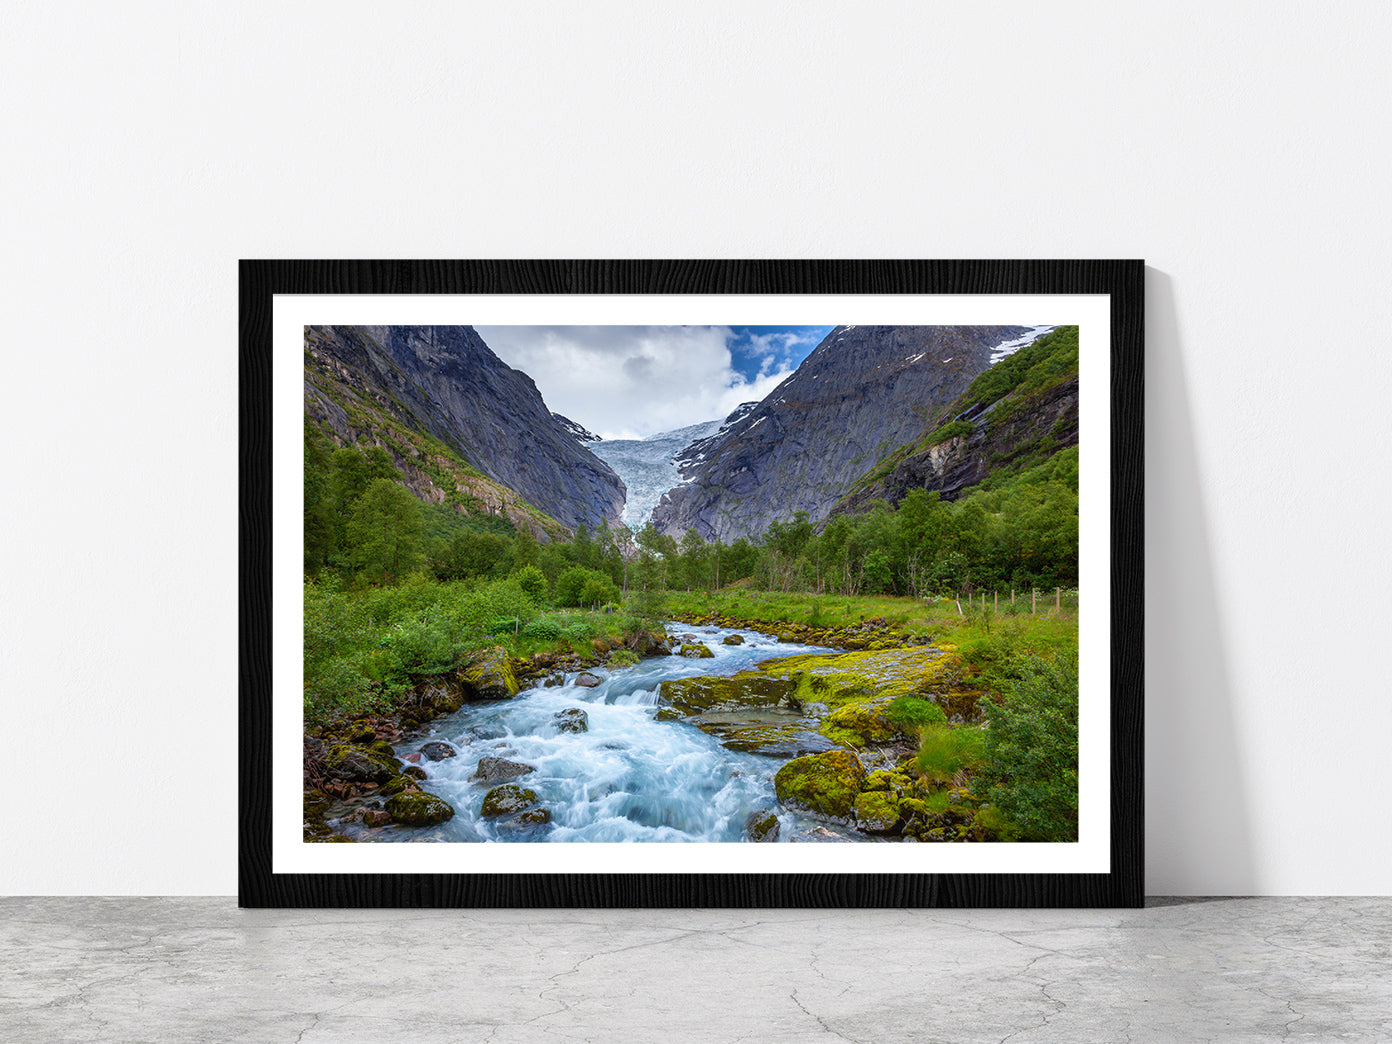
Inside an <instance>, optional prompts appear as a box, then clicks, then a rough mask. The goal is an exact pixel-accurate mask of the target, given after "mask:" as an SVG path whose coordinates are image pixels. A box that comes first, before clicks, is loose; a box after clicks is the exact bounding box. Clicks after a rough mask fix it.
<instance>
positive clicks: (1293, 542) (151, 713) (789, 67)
mask: <svg viewBox="0 0 1392 1044" xmlns="http://www.w3.org/2000/svg"><path fill="white" fill-rule="evenodd" d="M116 7H120V8H121V9H122V10H119V11H118V10H116ZM137 7H138V8H139V13H136V11H135V9H136V8H137ZM928 7H929V5H924V4H919V3H913V4H904V5H859V4H846V3H812V4H806V3H787V4H762V5H746V4H744V3H739V4H729V5H721V4H715V3H710V2H705V3H701V4H691V5H682V6H675V5H657V4H639V3H634V4H625V5H618V4H612V3H611V4H595V3H589V4H538V5H510V4H489V5H481V4H480V5H473V6H472V7H471V8H467V9H466V8H465V7H463V6H462V5H459V4H456V3H443V4H436V5H430V6H428V7H425V8H422V9H416V8H411V9H405V8H402V9H398V8H394V7H392V6H391V5H382V4H372V5H366V4H333V5H329V4H324V5H315V6H313V7H308V6H301V5H294V6H293V8H291V7H289V6H285V5H281V4H276V5H260V9H259V10H256V11H253V10H252V8H251V6H250V5H246V4H219V5H216V6H208V7H207V9H206V10H202V11H198V10H195V8H194V6H193V5H188V4H182V3H180V4H172V3H171V4H164V5H154V4H147V5H109V7H108V8H103V7H101V6H99V5H82V4H68V5H57V4H53V5H49V4H29V5H22V6H20V5H14V4H11V5H8V7H7V11H6V19H5V31H4V33H3V34H0V39H3V43H0V97H3V98H4V99H5V101H4V104H3V106H0V129H3V138H0V140H3V142H4V153H5V156H6V158H5V161H4V162H3V164H0V185H3V190H4V205H3V210H2V211H0V214H3V217H2V218H0V221H3V229H2V231H3V242H4V249H3V252H0V294H3V299H4V320H5V342H6V343H5V352H4V364H3V367H4V369H3V373H4V387H5V389H6V394H5V396H4V401H3V407H0V433H2V434H3V437H4V444H5V445H6V447H7V453H6V455H5V464H4V476H5V491H4V495H3V498H0V533H3V534H4V537H5V545H6V551H7V553H6V555H5V559H4V570H3V581H2V582H0V692H3V694H4V719H3V720H4V725H5V733H6V739H7V741H8V742H7V744H6V747H7V752H8V756H7V758H6V762H5V764H6V766H7V772H6V777H7V778H6V783H7V786H8V790H9V794H8V801H7V804H8V811H7V813H6V815H5V816H4V821H5V830H4V835H5V837H4V848H5V851H6V856H5V858H4V859H3V860H0V892H5V893H21V894H22V893H97V894H107V893H154V894H159V893H169V894H190V893H191V894H198V893H210V894H231V893H232V892H234V891H235V889H236V873H235V866H236V845H235V808H236V784H235V779H236V753H237V737H236V728H235V721H236V719H235V705H236V610H235V596H236V484H237V473H236V403H237V398H236V396H237V380H236V377H237V374H236V335H237V314H236V300H237V296H236V276H237V270H236V261H237V259H238V258H241V257H531V256H550V257H610V256H615V257H686V256H691V257H727V256H736V257H757V256H776V257H890V258H893V257H906V258H907V257H1056V256H1065V257H1145V258H1146V259H1147V260H1148V262H1149V263H1150V265H1151V266H1152V267H1153V269H1154V271H1153V272H1152V273H1151V274H1150V279H1149V281H1148V286H1147V289H1148V292H1149V321H1148V338H1149V348H1148V351H1149V357H1148V364H1147V370H1148V374H1147V378H1148V387H1147V395H1146V398H1147V403H1146V408H1147V431H1148V435H1147V452H1148V463H1147V481H1148V498H1149V499H1148V507H1147V525H1148V527H1149V529H1148V532H1149V540H1148V545H1149V548H1148V556H1147V567H1148V594H1147V609H1148V613H1149V618H1148V633H1147V643H1146V645H1147V657H1148V663H1149V668H1148V697H1147V705H1148V714H1149V722H1148V740H1147V775H1148V779H1149V786H1148V793H1147V800H1148V819H1147V826H1148V872H1147V888H1148V890H1149V891H1150V892H1152V893H1189V894H1205V893H1270V894H1281V893H1338V892H1351V893H1388V892H1392V839H1390V836H1389V833H1388V831H1387V830H1385V829H1383V827H1384V824H1385V820H1386V815H1385V813H1386V803H1385V798H1386V794H1387V793H1388V791H1389V784H1392V779H1389V769H1388V762H1387V759H1386V757H1385V756H1384V748H1385V745H1386V739H1387V737H1388V736H1389V735H1392V700H1389V698H1388V691H1387V690H1388V685H1387V682H1386V681H1385V679H1384V676H1383V672H1382V670H1381V669H1380V668H1381V665H1382V664H1381V654H1382V652H1384V651H1385V650H1386V648H1387V635H1388V632H1389V628H1388V624H1389V616H1390V615H1392V613H1390V611H1389V606H1390V605H1392V599H1389V597H1388V593H1387V592H1388V591H1389V589H1392V585H1389V579H1390V578H1389V564H1388V559H1389V556H1388V554H1387V552H1386V548H1385V538H1384V533H1383V531H1384V528H1385V519H1386V516H1387V508H1388V506H1389V503H1388V499H1389V498H1388V484H1387V468H1386V465H1385V463H1384V461H1383V444H1384V443H1385V441H1386V438H1387V435H1388V434H1389V431H1388V428H1389V426H1388V422H1387V419H1386V417H1387V414H1386V400H1387V395H1388V392H1389V390H1392V388H1390V387H1389V385H1392V362H1390V361H1389V352H1388V348H1387V345H1386V343H1385V341H1386V336H1387V335H1386V330H1387V329H1388V328H1389V325H1392V324H1389V322H1388V314H1387V313H1388V304H1387V300H1388V297H1387V287H1388V285H1389V283H1392V255H1390V252H1389V245H1388V244H1389V236H1388V232H1389V221H1388V218H1387V216H1386V209H1385V199H1384V197H1385V195H1386V188H1387V174H1386V171H1387V162H1388V159H1389V147H1388V128H1389V127H1390V126H1392V113H1390V112H1389V92H1388V91H1387V89H1386V83H1385V69H1384V66H1385V56H1386V53H1387V48H1388V36H1389V33H1388V30H1389V23H1392V15H1389V11H1388V9H1387V8H1386V6H1385V5H1374V4H1371V3H1369V4H1343V5H1337V6H1334V7H1329V6H1327V5H1325V6H1321V5H1300V6H1299V7H1298V8H1297V7H1296V6H1295V5H1282V4H1260V5H1258V4H1241V5H1238V4H1229V5H1211V4H1208V3H1192V4H1176V3H1170V4H1155V5H1150V9H1148V10H1144V11H1141V10H1131V9H1130V5H1126V6H1125V7H1124V8H1117V7H1114V6H1109V5H1105V4H1084V3H1079V2H1077V0H1065V2H1063V3H1058V4H1032V5H1015V6H1013V7H996V6H994V5H971V4H956V5H952V6H951V9H944V10H939V11H929V10H928ZM1215 8H1221V10H1215ZM1123 11H1124V12H1125V13H1123Z"/></svg>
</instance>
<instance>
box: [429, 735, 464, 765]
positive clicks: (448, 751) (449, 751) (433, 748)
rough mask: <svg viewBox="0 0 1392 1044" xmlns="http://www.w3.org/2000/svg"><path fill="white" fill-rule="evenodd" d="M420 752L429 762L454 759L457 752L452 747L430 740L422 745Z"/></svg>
mask: <svg viewBox="0 0 1392 1044" xmlns="http://www.w3.org/2000/svg"><path fill="white" fill-rule="evenodd" d="M420 752H421V753H422V754H424V755H425V756H426V757H427V758H429V759H430V760H431V761H444V760H445V759H446V758H452V757H455V756H456V755H457V754H458V753H459V751H457V750H455V749H454V747H453V745H451V744H449V743H442V742H441V741H439V740H431V741H430V742H429V743H422V744H421V749H420Z"/></svg>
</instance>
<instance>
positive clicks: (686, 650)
mask: <svg viewBox="0 0 1392 1044" xmlns="http://www.w3.org/2000/svg"><path fill="white" fill-rule="evenodd" d="M677 653H678V654H679V655H681V656H685V657H686V658H687V659H688V660H706V659H710V658H711V657H713V656H715V653H714V652H712V651H711V648H710V646H708V645H703V644H701V643H700V642H687V643H686V644H685V645H683V646H682V647H681V648H680V649H678V650H677Z"/></svg>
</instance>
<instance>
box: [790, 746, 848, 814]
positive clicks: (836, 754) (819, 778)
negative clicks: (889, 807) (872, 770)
mask: <svg viewBox="0 0 1392 1044" xmlns="http://www.w3.org/2000/svg"><path fill="white" fill-rule="evenodd" d="M865 776H866V772H865V766H864V765H862V764H861V763H860V759H859V758H857V757H856V756H855V754H853V753H852V752H851V751H849V750H829V751H827V752H825V753H823V754H810V755H807V756H806V757H801V758H794V759H793V760H792V761H789V762H788V763H787V764H785V765H784V766H783V767H782V768H780V769H779V770H778V772H777V773H775V774H774V777H773V786H774V791H775V792H776V793H777V794H778V800H779V801H780V802H782V803H783V805H784V806H785V807H787V808H791V809H795V810H797V811H800V812H803V813H806V814H807V815H809V816H813V817H817V818H823V819H829V820H831V821H832V822H836V823H845V824H847V825H850V824H852V823H853V822H854V819H855V801H856V797H857V796H858V795H859V794H860V789H861V785H862V784H863V783H864V782H865Z"/></svg>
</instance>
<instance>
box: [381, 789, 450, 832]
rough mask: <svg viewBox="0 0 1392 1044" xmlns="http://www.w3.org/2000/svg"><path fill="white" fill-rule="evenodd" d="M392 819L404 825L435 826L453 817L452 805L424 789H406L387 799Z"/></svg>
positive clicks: (388, 810)
mask: <svg viewBox="0 0 1392 1044" xmlns="http://www.w3.org/2000/svg"><path fill="white" fill-rule="evenodd" d="M387 812H388V813H389V814H390V815H391V818H392V821H393V822H396V823H401V824H403V825H405V826H435V825H436V824H437V823H443V822H445V821H446V820H449V819H453V818H454V806H453V805H451V804H450V803H449V802H448V801H446V800H445V799H444V798H441V797H436V796H435V795H434V794H427V793H425V792H424V791H420V790H415V791H406V792H404V793H401V794H397V795H396V796H395V797H391V798H388V799H387Z"/></svg>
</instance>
